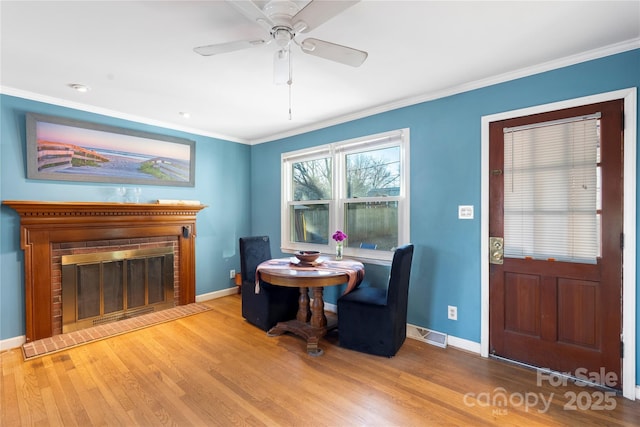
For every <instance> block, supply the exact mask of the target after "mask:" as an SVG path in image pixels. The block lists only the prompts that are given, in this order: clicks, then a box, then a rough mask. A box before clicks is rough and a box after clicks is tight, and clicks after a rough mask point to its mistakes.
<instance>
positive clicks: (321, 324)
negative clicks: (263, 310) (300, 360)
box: [267, 287, 338, 356]
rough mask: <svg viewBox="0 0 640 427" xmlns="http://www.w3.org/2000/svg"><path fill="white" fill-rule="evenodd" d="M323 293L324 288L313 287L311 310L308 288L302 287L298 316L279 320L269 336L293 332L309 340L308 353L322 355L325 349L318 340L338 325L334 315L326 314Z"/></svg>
mask: <svg viewBox="0 0 640 427" xmlns="http://www.w3.org/2000/svg"><path fill="white" fill-rule="evenodd" d="M322 294H323V288H321V287H317V288H313V297H314V298H313V304H312V310H309V294H308V290H307V288H306V287H300V298H299V299H298V303H299V306H298V314H297V318H296V319H293V320H287V321H286V322H278V323H277V324H276V326H274V327H273V328H271V329H269V332H267V336H270V337H275V336H278V335H282V334H284V333H285V332H291V333H292V334H295V335H298V336H299V337H302V338H304V339H305V340H306V341H307V353H309V355H310V356H321V355H322V353H324V351H323V350H322V349H321V348H320V347H318V341H320V338H322V337H323V336H325V335H326V334H327V331H328V330H330V329H333V328H335V327H336V326H338V321H337V319H336V318H334V317H333V316H332V317H330V318H329V319H328V318H327V316H326V315H325V313H324V301H323V298H322Z"/></svg>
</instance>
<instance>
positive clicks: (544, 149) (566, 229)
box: [504, 114, 601, 264]
mask: <svg viewBox="0 0 640 427" xmlns="http://www.w3.org/2000/svg"><path fill="white" fill-rule="evenodd" d="M599 117H600V115H599V114H596V115H591V116H585V117H575V118H572V119H567V120H559V121H553V122H545V123H538V124H535V125H528V126H521V127H515V128H505V129H504V251H505V257H511V258H528V257H531V258H534V259H545V260H546V259H554V260H558V261H570V262H582V263H592V264H593V263H595V262H596V260H597V257H598V256H599V255H600V220H599V216H600V210H599V209H600V207H599V203H600V200H601V198H600V195H599V193H600V185H599V166H598V162H599Z"/></svg>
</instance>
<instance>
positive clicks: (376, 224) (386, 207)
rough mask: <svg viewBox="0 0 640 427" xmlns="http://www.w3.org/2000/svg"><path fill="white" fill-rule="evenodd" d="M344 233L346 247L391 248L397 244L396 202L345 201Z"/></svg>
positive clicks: (386, 249) (385, 249)
mask: <svg viewBox="0 0 640 427" xmlns="http://www.w3.org/2000/svg"><path fill="white" fill-rule="evenodd" d="M345 233H346V234H347V235H348V236H349V239H347V246H348V247H351V248H366V249H377V250H382V251H390V250H393V249H394V248H395V247H396V246H397V245H398V202H365V203H347V204H346V227H345Z"/></svg>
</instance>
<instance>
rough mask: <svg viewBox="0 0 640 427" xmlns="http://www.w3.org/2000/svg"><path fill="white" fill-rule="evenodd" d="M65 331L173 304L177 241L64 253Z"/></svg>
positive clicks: (63, 325)
mask: <svg viewBox="0 0 640 427" xmlns="http://www.w3.org/2000/svg"><path fill="white" fill-rule="evenodd" d="M61 264H62V332H63V333H67V332H72V331H76V330H78V329H83V328H87V327H91V326H96V325H99V324H102V323H108V322H115V321H118V320H122V319H127V318H130V317H134V316H139V315H142V314H146V313H150V312H153V311H159V310H164V309H166V308H171V307H173V306H174V297H173V296H174V295H173V246H170V247H161V248H149V249H135V250H125V251H109V252H97V253H89V254H79V255H64V256H62V260H61Z"/></svg>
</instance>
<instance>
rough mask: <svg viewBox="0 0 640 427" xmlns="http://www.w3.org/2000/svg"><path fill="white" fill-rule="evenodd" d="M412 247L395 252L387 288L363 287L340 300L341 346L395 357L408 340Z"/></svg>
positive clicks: (339, 325)
mask: <svg viewBox="0 0 640 427" xmlns="http://www.w3.org/2000/svg"><path fill="white" fill-rule="evenodd" d="M412 259H413V245H411V244H409V245H405V246H402V247H399V248H398V249H396V251H395V253H394V254H393V262H392V264H391V275H390V276H389V285H388V288H387V289H380V288H374V287H363V286H360V287H359V288H357V289H355V290H354V291H352V292H350V293H348V294H347V295H343V296H341V297H340V298H338V340H339V345H340V347H344V348H348V349H351V350H356V351H360V352H362V353H369V354H375V355H378V356H387V357H392V356H395V354H396V353H397V352H398V350H399V349H400V347H401V346H402V344H403V343H404V340H405V338H406V337H407V303H408V298H409V277H410V273H411V261H412Z"/></svg>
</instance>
